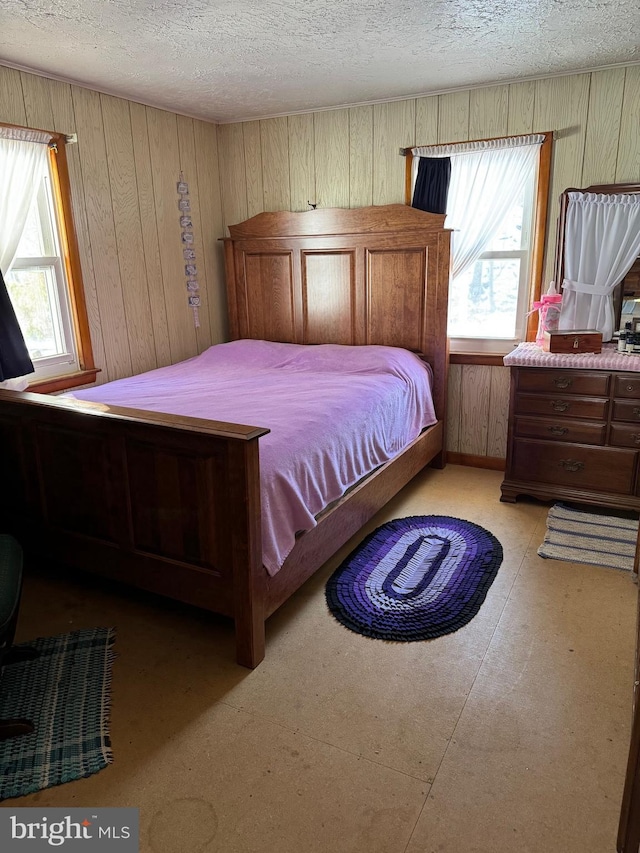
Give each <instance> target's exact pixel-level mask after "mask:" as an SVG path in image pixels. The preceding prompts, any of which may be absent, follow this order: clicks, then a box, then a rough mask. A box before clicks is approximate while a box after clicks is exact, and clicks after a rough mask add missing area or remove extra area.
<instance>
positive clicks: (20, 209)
mask: <svg viewBox="0 0 640 853" xmlns="http://www.w3.org/2000/svg"><path fill="white" fill-rule="evenodd" d="M50 139H51V137H50V136H48V135H47V134H44V133H42V132H39V131H29V130H21V129H17V128H2V127H0V165H1V167H2V168H0V271H2V272H3V273H4V274H6V273H8V272H9V270H10V269H11V264H12V263H13V260H14V258H15V256H16V252H17V250H18V245H19V243H20V239H21V237H22V233H23V231H24V227H25V224H26V222H27V217H28V215H29V210H30V208H31V204H32V203H33V199H34V196H35V194H36V192H37V190H38V187H39V185H40V181H41V180H42V173H43V170H44V168H45V165H46V159H47V146H46V143H47V142H48V141H49V140H50ZM1 286H2V287H3V288H4V287H5V285H4V282H2V285H1ZM4 295H5V299H6V300H7V311H8V312H9V313H11V314H13V308H12V306H11V304H10V300H9V297H8V294H7V293H6V291H5V294H4ZM9 319H10V320H12V322H13V323H14V324H15V323H16V322H17V321H16V320H15V318H13V317H12V318H9ZM6 322H9V320H7V321H6ZM26 387H27V379H26V378H25V377H24V376H16V377H14V378H13V379H5V380H4V382H0V388H8V389H10V390H16V391H22V390H24V388H26Z"/></svg>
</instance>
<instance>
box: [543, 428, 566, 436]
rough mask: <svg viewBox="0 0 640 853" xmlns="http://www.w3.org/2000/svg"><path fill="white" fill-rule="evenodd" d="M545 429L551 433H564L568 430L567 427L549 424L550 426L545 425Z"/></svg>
mask: <svg viewBox="0 0 640 853" xmlns="http://www.w3.org/2000/svg"><path fill="white" fill-rule="evenodd" d="M547 430H548V431H549V432H550V433H551V434H552V435H565V433H567V432H569V428H568V427H561V426H550V427H547Z"/></svg>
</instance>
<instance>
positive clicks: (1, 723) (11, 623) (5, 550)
mask: <svg viewBox="0 0 640 853" xmlns="http://www.w3.org/2000/svg"><path fill="white" fill-rule="evenodd" d="M21 592H22V548H21V547H20V545H19V544H18V542H17V541H16V540H15V539H14V538H13V536H9V535H7V534H0V680H1V678H2V670H3V668H4V667H5V666H10V665H11V664H12V663H18V662H20V661H23V660H33V658H35V657H37V656H38V653H37V651H36V650H35V649H27V648H21V649H18V648H14V647H13V646H12V643H13V638H14V635H15V632H16V624H17V622H18V608H19V606H20V594H21ZM0 687H1V685H0ZM32 731H33V723H32V722H31V721H30V720H19V719H17V720H0V740H6V739H7V738H10V737H16V736H17V735H26V734H31V732H32Z"/></svg>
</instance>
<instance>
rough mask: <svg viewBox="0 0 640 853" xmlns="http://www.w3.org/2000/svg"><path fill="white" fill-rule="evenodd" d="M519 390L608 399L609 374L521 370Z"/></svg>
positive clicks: (583, 371)
mask: <svg viewBox="0 0 640 853" xmlns="http://www.w3.org/2000/svg"><path fill="white" fill-rule="evenodd" d="M517 389H518V391H542V392H545V393H547V394H552V393H557V392H561V393H562V396H566V395H567V394H583V395H585V396H587V397H606V396H607V395H608V394H609V374H608V373H600V372H599V371H595V370H593V371H586V370H581V371H577V370H538V369H537V368H532V369H530V370H527V369H520V370H519V371H518V384H517Z"/></svg>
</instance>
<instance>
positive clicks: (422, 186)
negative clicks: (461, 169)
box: [411, 157, 451, 213]
mask: <svg viewBox="0 0 640 853" xmlns="http://www.w3.org/2000/svg"><path fill="white" fill-rule="evenodd" d="M450 180H451V157H420V163H419V164H418V177H417V178H416V186H415V189H414V191H413V201H412V202H411V206H412V207H417V208H418V210H425V211H426V212H427V213H446V212H447V195H448V193H449V182H450Z"/></svg>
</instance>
